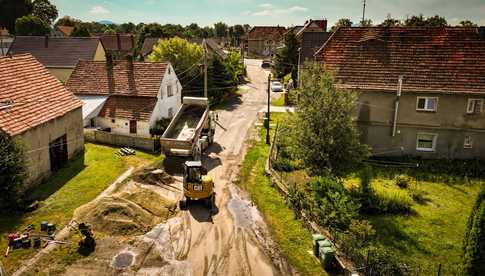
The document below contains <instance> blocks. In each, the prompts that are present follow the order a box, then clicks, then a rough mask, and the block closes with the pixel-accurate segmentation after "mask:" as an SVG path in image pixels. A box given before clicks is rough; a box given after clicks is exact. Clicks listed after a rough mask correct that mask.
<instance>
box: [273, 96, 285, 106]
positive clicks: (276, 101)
mask: <svg viewBox="0 0 485 276" xmlns="http://www.w3.org/2000/svg"><path fill="white" fill-rule="evenodd" d="M271 105H273V106H286V105H285V96H284V94H283V93H282V94H280V95H279V97H278V99H274V98H273V99H271Z"/></svg>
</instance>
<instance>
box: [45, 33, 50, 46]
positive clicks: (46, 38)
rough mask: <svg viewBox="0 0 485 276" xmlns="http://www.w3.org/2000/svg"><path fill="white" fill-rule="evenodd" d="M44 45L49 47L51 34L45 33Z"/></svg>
mask: <svg viewBox="0 0 485 276" xmlns="http://www.w3.org/2000/svg"><path fill="white" fill-rule="evenodd" d="M44 46H45V47H46V48H49V35H45V39H44Z"/></svg>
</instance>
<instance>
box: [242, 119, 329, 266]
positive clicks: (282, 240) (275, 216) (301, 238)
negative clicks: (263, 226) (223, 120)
mask: <svg viewBox="0 0 485 276" xmlns="http://www.w3.org/2000/svg"><path fill="white" fill-rule="evenodd" d="M272 116H273V115H272ZM281 116H283V114H282V115H280V114H278V115H275V116H273V117H272V118H273V120H275V121H278V120H279V119H280V118H281ZM265 133H266V132H265V130H264V129H261V130H260V135H261V139H259V141H253V144H252V146H251V147H250V148H249V150H248V152H247V154H246V157H245V159H244V162H243V165H242V168H241V172H240V176H239V180H240V181H239V183H240V186H242V187H243V188H244V189H245V190H246V191H248V193H249V194H250V195H251V198H252V199H253V200H254V202H255V203H256V205H257V206H258V209H259V210H260V211H261V213H262V214H263V216H264V218H265V220H266V222H267V223H268V225H269V227H270V229H271V232H272V234H273V236H274V238H275V240H276V242H277V243H278V244H279V245H280V247H281V249H282V251H283V254H284V255H285V256H286V258H287V259H288V261H289V263H290V264H291V265H292V266H293V267H294V268H295V269H296V270H298V272H299V273H300V274H301V275H325V274H326V273H325V271H324V270H323V269H322V267H321V265H320V263H319V262H318V260H317V259H316V258H315V257H313V256H312V255H311V254H310V253H308V251H309V250H312V237H311V233H310V231H309V230H308V229H306V228H305V226H304V225H303V222H302V221H300V220H298V219H296V218H295V214H294V212H293V211H292V210H291V209H289V208H288V206H287V205H286V203H285V200H284V198H283V197H282V196H281V195H280V194H279V193H278V191H277V190H276V189H275V188H274V187H273V186H272V185H271V182H270V180H269V178H268V177H267V176H266V174H265V171H264V166H265V162H266V158H267V157H268V154H269V147H268V146H267V145H266V144H265V141H264V140H265V139H264V137H265V136H264V135H265Z"/></svg>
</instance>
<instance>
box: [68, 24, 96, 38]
mask: <svg viewBox="0 0 485 276" xmlns="http://www.w3.org/2000/svg"><path fill="white" fill-rule="evenodd" d="M71 36H72V37H90V36H91V34H90V33H89V24H86V23H81V24H78V25H77V26H76V27H74V30H73V31H72V34H71Z"/></svg>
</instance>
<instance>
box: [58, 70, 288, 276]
mask: <svg viewBox="0 0 485 276" xmlns="http://www.w3.org/2000/svg"><path fill="white" fill-rule="evenodd" d="M247 65H248V67H247V68H248V75H249V78H250V80H251V83H249V84H247V85H244V89H243V90H244V92H243V93H242V97H240V98H235V99H234V100H233V102H231V103H229V104H227V105H226V106H225V107H224V108H223V109H222V110H219V111H217V112H218V115H219V116H218V117H219V124H220V125H219V126H218V128H217V130H216V137H215V142H214V144H213V145H212V146H211V147H210V149H209V152H208V154H207V156H206V157H204V160H203V162H204V165H205V166H206V167H207V169H208V170H209V174H210V175H211V176H212V177H213V178H214V182H215V191H216V205H217V210H216V212H215V214H213V215H212V216H211V214H210V210H209V209H208V208H206V207H205V206H204V205H203V204H202V203H200V204H198V203H191V205H189V208H188V209H187V210H184V211H181V212H180V213H178V215H176V216H175V217H172V218H170V219H168V220H167V221H166V222H165V223H162V224H158V225H156V226H155V227H153V228H150V229H151V231H149V232H148V233H146V234H144V235H141V236H133V235H121V236H119V235H118V236H114V235H115V234H116V233H111V236H106V237H104V238H103V239H101V240H99V241H97V248H96V252H94V253H93V254H91V255H90V256H89V257H88V258H84V259H81V260H80V261H78V262H76V263H75V264H74V265H71V266H70V267H69V268H67V271H66V272H65V275H180V276H189V275H194V276H199V275H255V276H256V275H292V274H294V273H293V270H292V269H291V267H289V265H288V264H287V262H286V260H285V259H284V258H283V257H282V256H281V254H280V253H279V250H278V249H277V246H276V244H275V243H274V242H273V241H272V238H271V236H270V234H269V230H268V228H267V226H266V224H265V222H264V220H263V218H262V217H261V215H260V213H259V212H258V210H257V209H256V207H255V206H254V205H253V204H252V203H251V201H249V200H248V197H247V196H246V195H245V193H244V192H243V191H241V190H240V189H239V188H238V186H236V185H235V184H233V182H234V180H235V179H236V177H237V175H238V172H239V168H240V165H241V164H242V161H243V159H244V155H245V151H246V149H247V144H246V141H247V140H246V139H247V138H248V135H249V134H250V132H251V131H250V130H251V129H252V127H253V126H254V123H256V121H257V116H258V111H260V110H261V109H262V108H263V107H264V105H265V104H266V87H267V83H266V80H267V72H266V71H264V70H262V69H261V67H260V61H256V60H248V61H247ZM183 161H184V160H180V159H177V158H167V159H165V161H164V167H165V169H166V171H167V172H168V173H170V174H171V175H173V176H174V177H175V178H176V179H178V180H179V181H177V182H176V183H173V185H162V187H158V186H157V187H155V186H150V185H144V184H137V183H129V184H127V185H125V186H124V188H123V189H122V190H123V191H124V192H129V191H130V189H133V188H136V187H138V188H141V189H142V190H143V189H145V191H147V190H146V189H149V190H150V191H156V192H157V193H161V194H163V196H164V197H165V198H166V199H168V200H170V201H174V202H175V201H176V200H178V199H180V198H181V197H182V184H181V182H180V179H181V168H182V162H183ZM147 192H148V191H147ZM120 196H121V195H120ZM155 198H156V197H155ZM145 200H150V199H148V198H147V199H145ZM152 200H153V199H152ZM155 201H156V202H158V201H157V200H155ZM123 202H125V201H123ZM116 204H117V205H116V206H114V207H113V208H111V207H110V209H109V211H112V210H111V209H113V210H117V209H119V207H120V206H121V205H119V204H118V203H116ZM140 204H141V206H144V207H143V208H147V207H150V206H151V205H150V204H142V203H140ZM159 204H162V203H159ZM130 206H132V205H130ZM151 207H153V206H151ZM123 210H124V211H123V212H122V213H123V215H124V213H131V212H132V211H130V210H128V209H123ZM137 210H138V209H137ZM88 211H89V207H88ZM142 213H143V211H141V210H140V212H135V213H134V214H135V215H134V216H131V217H130V216H128V217H127V218H126V219H129V220H130V221H131V220H132V219H136V218H137V217H138V216H139V215H140V214H142ZM132 217H133V218H132ZM110 219H111V220H112V221H110V223H116V225H118V223H122V224H123V223H125V224H126V221H127V220H126V219H121V218H110ZM104 220H108V218H105V219H104ZM103 223H104V221H103ZM102 225H104V224H102ZM106 225H108V224H106ZM123 225H124V224H123Z"/></svg>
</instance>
